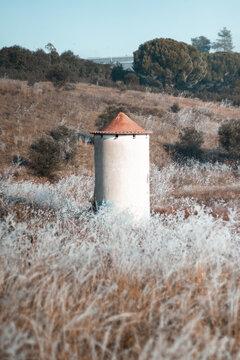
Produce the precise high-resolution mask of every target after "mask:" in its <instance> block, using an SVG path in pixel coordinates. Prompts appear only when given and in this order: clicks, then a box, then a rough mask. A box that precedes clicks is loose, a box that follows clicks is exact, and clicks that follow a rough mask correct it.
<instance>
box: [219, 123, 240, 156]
mask: <svg viewBox="0 0 240 360" xmlns="http://www.w3.org/2000/svg"><path fill="white" fill-rule="evenodd" d="M218 138H219V143H220V144H221V145H222V147H223V148H224V149H225V150H227V151H231V152H233V153H235V154H238V155H240V119H231V120H229V121H227V122H225V123H223V124H222V125H221V126H220V127H219V129H218Z"/></svg>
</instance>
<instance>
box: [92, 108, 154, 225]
mask: <svg viewBox="0 0 240 360" xmlns="http://www.w3.org/2000/svg"><path fill="white" fill-rule="evenodd" d="M92 134H94V151H95V194H94V195H95V201H96V204H97V205H98V206H101V205H102V204H103V203H106V204H109V205H111V206H113V208H114V209H116V210H117V211H124V210H127V211H129V213H131V214H132V215H133V216H134V218H137V219H142V218H147V217H149V215H150V201H149V134H151V132H150V131H145V130H144V129H143V128H141V127H140V126H139V125H137V124H136V123H135V122H134V121H133V120H131V119H130V118H129V117H128V116H127V115H125V114H124V113H119V114H118V116H117V117H116V118H115V119H113V120H112V121H111V122H110V124H108V125H107V126H106V127H105V128H104V129H103V130H100V131H94V132H92Z"/></svg>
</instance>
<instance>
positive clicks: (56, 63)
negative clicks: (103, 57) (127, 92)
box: [0, 43, 112, 86]
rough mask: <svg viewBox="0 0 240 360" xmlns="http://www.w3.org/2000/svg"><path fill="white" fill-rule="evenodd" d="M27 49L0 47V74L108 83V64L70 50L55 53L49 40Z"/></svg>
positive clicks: (35, 79) (34, 79) (30, 79)
mask: <svg viewBox="0 0 240 360" xmlns="http://www.w3.org/2000/svg"><path fill="white" fill-rule="evenodd" d="M45 49H46V51H44V50H43V49H38V50H37V51H30V50H27V49H24V48H22V47H20V46H12V47H4V48H2V49H1V50H0V76H1V77H4V76H7V77H9V78H12V79H19V80H28V82H29V83H34V82H38V81H46V80H50V81H52V82H54V84H55V85H57V86H58V85H59V86H60V85H62V84H64V83H65V82H66V81H69V82H81V81H84V82H91V83H97V82H99V83H101V82H102V83H103V84H105V82H106V83H107V81H109V80H110V79H111V71H112V69H111V66H110V65H104V64H96V63H94V62H93V61H90V60H84V59H81V58H79V57H78V56H77V55H74V53H73V52H72V51H65V52H64V53H62V54H61V55H59V54H58V52H57V51H56V48H55V47H54V46H53V45H52V44H50V43H49V44H47V45H46V47H45Z"/></svg>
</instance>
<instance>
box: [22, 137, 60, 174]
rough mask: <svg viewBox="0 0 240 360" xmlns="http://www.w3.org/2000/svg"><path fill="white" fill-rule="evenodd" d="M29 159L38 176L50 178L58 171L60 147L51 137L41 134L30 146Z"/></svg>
mask: <svg viewBox="0 0 240 360" xmlns="http://www.w3.org/2000/svg"><path fill="white" fill-rule="evenodd" d="M29 159H30V162H31V166H32V168H33V169H34V170H35V172H36V173H37V174H38V175H42V176H47V177H50V176H51V175H52V174H53V172H54V171H57V170H59V169H60V164H61V148H60V145H59V144H58V142H56V141H55V140H54V139H53V138H52V137H51V136H49V135H47V134H43V135H42V136H41V137H40V138H39V139H37V140H36V141H35V142H34V143H33V144H32V145H31V146H30V151H29Z"/></svg>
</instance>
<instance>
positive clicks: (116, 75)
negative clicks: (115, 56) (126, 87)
mask: <svg viewBox="0 0 240 360" xmlns="http://www.w3.org/2000/svg"><path fill="white" fill-rule="evenodd" d="M124 75H125V70H124V69H123V66H122V64H120V63H117V64H116V65H114V67H113V68H112V73H111V78H112V80H113V81H123V80H124Z"/></svg>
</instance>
